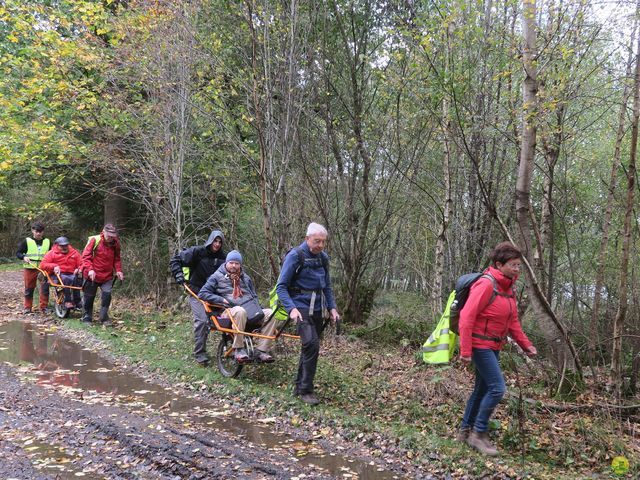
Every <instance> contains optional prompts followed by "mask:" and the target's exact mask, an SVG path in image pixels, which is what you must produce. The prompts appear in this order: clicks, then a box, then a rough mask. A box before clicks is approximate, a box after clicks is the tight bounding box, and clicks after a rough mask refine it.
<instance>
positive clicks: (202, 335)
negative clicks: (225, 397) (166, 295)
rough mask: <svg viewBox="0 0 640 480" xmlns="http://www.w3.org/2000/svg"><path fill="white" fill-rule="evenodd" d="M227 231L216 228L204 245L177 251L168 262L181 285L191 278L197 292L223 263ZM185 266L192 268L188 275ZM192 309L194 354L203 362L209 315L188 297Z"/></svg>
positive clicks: (194, 290)
mask: <svg viewBox="0 0 640 480" xmlns="http://www.w3.org/2000/svg"><path fill="white" fill-rule="evenodd" d="M223 242H224V235H223V234H222V232H221V231H220V230H214V231H212V232H211V234H210V235H209V238H208V239H207V241H206V242H205V244H204V245H196V246H195V247H190V248H186V249H184V250H182V251H181V252H178V253H176V254H175V255H174V256H173V257H172V258H171V261H170V262H169V266H170V268H171V273H172V274H173V276H174V277H175V279H176V283H177V284H178V285H183V284H184V283H185V282H188V285H189V288H191V290H193V292H194V293H195V294H197V293H198V292H199V291H200V289H201V288H202V286H203V285H204V284H205V283H206V282H207V278H209V276H211V275H212V274H213V273H214V272H215V271H216V270H218V267H220V265H222V264H224V262H225V259H226V257H227V254H226V253H225V252H224V251H223V249H222V244H223ZM184 267H187V268H188V269H189V278H188V280H187V279H185V274H184V270H183V269H184ZM189 302H190V303H191V312H192V313H193V336H194V341H195V346H194V349H193V355H194V357H195V359H196V362H198V363H199V364H200V365H202V366H206V365H208V364H209V356H208V355H207V338H208V337H209V319H208V318H207V313H206V312H205V311H204V306H203V305H202V303H200V301H199V300H198V299H197V298H194V297H191V296H190V297H189Z"/></svg>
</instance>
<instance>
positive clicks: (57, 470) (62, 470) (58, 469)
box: [22, 440, 104, 480]
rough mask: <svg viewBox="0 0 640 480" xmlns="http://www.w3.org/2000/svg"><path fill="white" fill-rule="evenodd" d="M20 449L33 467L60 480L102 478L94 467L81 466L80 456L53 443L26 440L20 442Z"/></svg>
mask: <svg viewBox="0 0 640 480" xmlns="http://www.w3.org/2000/svg"><path fill="white" fill-rule="evenodd" d="M22 449H23V450H24V451H25V453H26V455H27V457H28V458H29V459H30V460H31V463H32V464H33V468H34V469H36V470H38V471H40V472H42V473H43V474H47V475H51V476H54V477H55V478H57V479H60V480H70V479H77V478H81V477H85V476H87V475H89V474H90V478H95V479H102V478H104V477H102V476H100V475H97V473H96V472H95V469H92V468H90V467H89V468H82V467H81V465H79V463H80V462H82V458H81V457H77V456H75V455H72V454H70V453H68V452H66V451H65V450H63V449H61V448H58V447H56V446H54V445H49V444H47V443H44V442H43V441H40V440H28V441H26V442H25V443H24V444H22Z"/></svg>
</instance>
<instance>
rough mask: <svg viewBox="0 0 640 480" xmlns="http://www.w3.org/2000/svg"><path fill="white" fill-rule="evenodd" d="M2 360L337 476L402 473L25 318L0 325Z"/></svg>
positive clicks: (380, 479) (50, 381) (378, 479)
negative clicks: (247, 415) (117, 361)
mask: <svg viewBox="0 0 640 480" xmlns="http://www.w3.org/2000/svg"><path fill="white" fill-rule="evenodd" d="M0 361H4V362H8V363H11V364H18V363H31V364H33V365H34V366H35V367H36V368H37V370H36V371H35V372H34V373H35V374H36V382H37V383H38V384H40V385H43V386H45V387H46V386H47V385H62V386H65V387H68V388H71V389H73V391H74V392H78V395H83V397H84V398H85V399H86V398H87V396H89V395H91V392H97V393H99V394H105V393H106V394H112V395H119V396H124V397H127V403H128V404H129V405H133V406H134V407H135V406H137V407H140V408H146V409H149V410H153V411H155V412H157V411H158V410H159V409H160V410H161V411H164V412H166V413H165V415H166V416H170V417H176V416H182V415H183V414H187V413H188V414H189V416H188V420H189V421H192V422H199V423H204V424H206V425H207V426H208V427H209V428H214V429H219V430H222V431H226V432H231V433H233V434H235V435H239V436H242V437H243V438H245V439H247V440H248V441H249V442H251V443H254V444H258V445H261V446H263V447H265V448H268V449H269V450H281V451H282V452H283V454H289V455H291V456H293V457H294V458H296V459H297V460H298V461H299V462H300V463H301V464H304V465H309V466H316V467H318V468H320V469H322V470H324V471H327V472H328V473H329V474H331V475H334V476H336V477H339V478H358V479H363V480H390V479H394V478H400V477H399V476H398V475H396V474H394V473H392V472H389V471H379V469H378V467H376V466H374V465H369V464H367V463H364V462H361V461H355V460H352V459H349V458H347V457H345V456H341V455H337V454H333V453H332V454H328V453H327V452H324V451H323V450H322V449H321V448H320V447H319V446H318V445H317V444H315V443H313V442H302V441H298V440H294V439H293V438H291V437H288V436H286V435H283V434H278V433H274V432H272V431H271V430H270V429H268V428H267V427H265V426H263V425H256V424H253V423H250V422H248V421H245V420H242V419H238V418H232V417H226V416H225V415H226V412H222V411H215V410H213V409H212V408H211V407H210V406H208V405H207V404H205V403H204V402H199V401H197V400H194V399H191V398H187V397H181V396H178V395H176V394H175V393H173V392H171V391H170V390H167V389H164V388H162V387H160V386H157V385H153V384H149V383H147V382H145V381H144V379H142V378H141V377H138V376H135V375H132V374H130V373H127V372H121V371H118V370H117V369H116V367H114V366H113V365H112V364H110V363H109V362H107V361H106V360H104V359H102V358H101V357H100V356H99V355H97V354H96V353H94V352H91V351H89V350H87V349H84V348H83V347H81V346H79V345H78V344H76V343H73V342H69V341H67V340H65V339H63V338H60V337H58V336H57V335H55V334H54V333H50V332H47V331H45V330H43V329H42V328H41V327H38V326H36V325H34V324H31V323H26V322H17V321H13V322H9V323H6V324H4V325H2V326H0Z"/></svg>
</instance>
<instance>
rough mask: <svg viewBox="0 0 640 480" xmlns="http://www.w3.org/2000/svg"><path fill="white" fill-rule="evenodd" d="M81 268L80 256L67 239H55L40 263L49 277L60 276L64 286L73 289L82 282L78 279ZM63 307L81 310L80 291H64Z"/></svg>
mask: <svg viewBox="0 0 640 480" xmlns="http://www.w3.org/2000/svg"><path fill="white" fill-rule="evenodd" d="M81 266H82V255H81V254H80V252H78V250H76V249H75V248H73V247H72V246H71V244H70V243H69V239H68V238H67V237H58V238H56V241H55V242H54V245H53V248H52V249H51V250H49V251H48V252H47V253H46V254H45V256H44V258H43V259H42V262H40V268H41V269H42V270H44V271H45V272H47V273H48V274H49V275H51V274H57V275H60V278H61V279H62V283H63V284H64V285H71V286H74V287H79V286H80V285H81V284H82V280H81V279H80V278H79V277H78V274H79V273H80V267H81ZM52 281H53V280H52ZM64 307H65V308H75V309H78V310H80V309H82V300H81V299H80V290H76V289H70V288H65V289H64Z"/></svg>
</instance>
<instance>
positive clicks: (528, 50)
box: [516, 0, 581, 391]
mask: <svg viewBox="0 0 640 480" xmlns="http://www.w3.org/2000/svg"><path fill="white" fill-rule="evenodd" d="M536 28H537V26H536V2H535V0H524V1H523V19H522V34H523V40H524V42H523V52H522V58H523V67H524V72H525V79H524V82H523V93H522V96H523V114H522V140H521V151H520V165H519V168H518V180H517V183H516V219H517V223H518V240H519V243H520V247H521V248H522V250H523V254H524V259H525V265H526V267H527V270H526V273H527V277H528V278H527V280H528V281H527V289H528V292H529V296H530V298H531V304H532V307H533V310H534V312H535V314H536V316H537V317H538V319H539V322H540V326H541V329H542V332H543V333H544V335H545V339H546V340H547V343H548V345H549V346H550V348H551V350H552V352H553V359H554V361H555V363H556V366H557V367H558V368H559V370H561V371H562V373H563V375H562V377H561V378H562V379H563V380H565V379H566V380H569V382H568V385H567V384H564V381H563V380H561V382H560V386H559V391H566V390H565V389H564V388H563V387H566V386H569V388H572V386H573V385H572V384H573V381H572V378H568V376H566V375H565V370H566V369H568V370H570V371H576V370H577V372H578V374H579V375H578V378H577V379H580V378H581V375H580V372H581V366H580V361H579V359H578V356H577V354H576V352H575V349H574V348H573V345H572V344H571V340H570V339H569V336H568V334H567V332H566V329H565V328H564V326H563V325H562V323H560V322H559V321H558V319H557V318H556V317H555V315H554V313H553V311H552V310H551V306H550V305H549V302H548V300H547V298H546V297H545V295H544V293H543V291H542V286H541V285H540V284H539V283H538V279H537V277H536V275H535V272H534V271H533V269H532V268H531V259H532V254H533V245H532V241H531V235H532V231H531V183H532V179H533V166H534V159H535V150H536V114H537V113H538V100H537V93H538V80H537V65H536V61H537V50H536ZM563 340H564V341H563ZM571 377H573V378H575V376H574V375H571Z"/></svg>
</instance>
